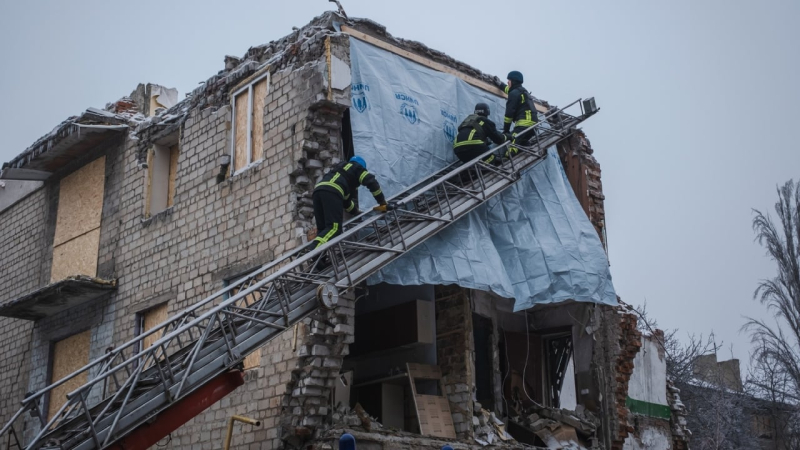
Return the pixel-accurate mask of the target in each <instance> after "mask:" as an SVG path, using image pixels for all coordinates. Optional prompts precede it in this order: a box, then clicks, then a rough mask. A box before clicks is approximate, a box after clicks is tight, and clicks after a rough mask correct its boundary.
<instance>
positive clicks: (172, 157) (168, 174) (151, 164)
mask: <svg viewBox="0 0 800 450" xmlns="http://www.w3.org/2000/svg"><path fill="white" fill-rule="evenodd" d="M179 156H180V146H179V144H178V137H177V134H176V135H175V136H173V137H170V138H168V141H166V142H164V143H163V144H156V145H154V146H153V148H152V149H150V152H148V155H147V161H148V162H147V167H148V169H147V200H146V204H145V213H144V215H145V217H150V216H151V215H153V214H157V213H159V212H161V211H163V210H165V209H167V208H169V207H171V206H172V205H173V204H174V203H175V182H176V180H177V177H178V157H179Z"/></svg>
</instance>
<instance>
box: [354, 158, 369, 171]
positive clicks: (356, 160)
mask: <svg viewBox="0 0 800 450" xmlns="http://www.w3.org/2000/svg"><path fill="white" fill-rule="evenodd" d="M350 162H354V163H358V164H359V165H360V166H361V167H363V168H365V169H366V168H367V162H366V161H364V158H362V157H360V156H353V157H352V158H350Z"/></svg>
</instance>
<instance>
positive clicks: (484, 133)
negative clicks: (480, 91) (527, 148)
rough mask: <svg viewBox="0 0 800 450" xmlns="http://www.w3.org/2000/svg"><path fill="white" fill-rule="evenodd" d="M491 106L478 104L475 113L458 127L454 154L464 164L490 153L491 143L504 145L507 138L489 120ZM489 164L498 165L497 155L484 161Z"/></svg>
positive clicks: (490, 156) (454, 142)
mask: <svg viewBox="0 0 800 450" xmlns="http://www.w3.org/2000/svg"><path fill="white" fill-rule="evenodd" d="M489 112H490V111H489V105H487V104H486V103H478V104H477V105H475V113H474V114H470V115H469V116H467V118H466V119H464V121H463V122H461V125H459V126H458V133H457V134H456V139H455V141H453V152H454V153H455V154H456V156H457V157H458V159H460V160H461V161H463V162H467V161H472V160H473V159H475V158H476V157H478V156H479V155H481V154H483V153H486V152H487V151H489V141H490V140H491V141H492V142H494V143H495V144H498V145H500V144H502V143H503V142H505V141H506V137H505V136H504V135H502V134H500V133H499V132H498V131H497V126H496V125H495V124H494V122H492V121H491V120H489ZM483 161H484V162H485V163H487V164H491V163H496V162H497V161H498V159H497V158H496V157H495V155H489V156H488V157H487V158H486V159H484V160H483Z"/></svg>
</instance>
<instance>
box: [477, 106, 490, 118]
mask: <svg viewBox="0 0 800 450" xmlns="http://www.w3.org/2000/svg"><path fill="white" fill-rule="evenodd" d="M475 114H477V115H479V116H483V117H489V114H491V111H490V110H489V105H487V104H486V103H478V104H477V105H475Z"/></svg>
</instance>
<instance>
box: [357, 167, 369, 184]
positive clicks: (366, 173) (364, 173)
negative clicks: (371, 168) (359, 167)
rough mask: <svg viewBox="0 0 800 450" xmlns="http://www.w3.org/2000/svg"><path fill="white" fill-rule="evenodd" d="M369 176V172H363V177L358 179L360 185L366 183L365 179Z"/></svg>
mask: <svg viewBox="0 0 800 450" xmlns="http://www.w3.org/2000/svg"><path fill="white" fill-rule="evenodd" d="M367 175H369V172H367V171H366V170H365V171H364V172H362V173H361V176H360V177H358V182H359V183H361V182H362V181H364V178H365V177H366V176H367Z"/></svg>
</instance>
